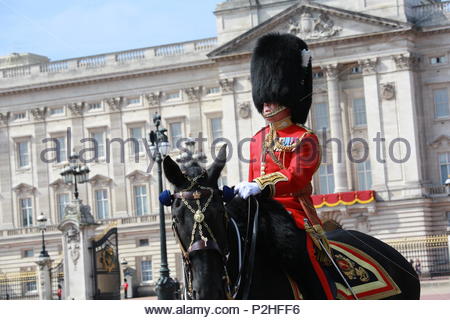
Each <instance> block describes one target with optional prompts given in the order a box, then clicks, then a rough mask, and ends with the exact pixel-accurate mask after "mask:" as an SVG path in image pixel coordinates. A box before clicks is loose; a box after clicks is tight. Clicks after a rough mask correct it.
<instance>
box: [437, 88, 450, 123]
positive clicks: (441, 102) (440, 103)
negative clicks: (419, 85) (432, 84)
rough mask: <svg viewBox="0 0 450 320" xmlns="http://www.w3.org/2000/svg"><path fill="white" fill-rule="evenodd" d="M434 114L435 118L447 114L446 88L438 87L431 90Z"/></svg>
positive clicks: (446, 115)
mask: <svg viewBox="0 0 450 320" xmlns="http://www.w3.org/2000/svg"><path fill="white" fill-rule="evenodd" d="M433 100H434V114H435V117H436V118H445V117H448V116H449V115H450V114H449V106H448V89H447V88H445V89H438V90H434V91H433Z"/></svg>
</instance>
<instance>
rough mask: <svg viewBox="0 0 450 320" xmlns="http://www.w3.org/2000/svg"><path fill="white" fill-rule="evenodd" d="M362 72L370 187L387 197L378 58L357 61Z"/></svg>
mask: <svg viewBox="0 0 450 320" xmlns="http://www.w3.org/2000/svg"><path fill="white" fill-rule="evenodd" d="M359 64H360V66H361V68H362V72H363V82H364V97H365V104H366V116H367V136H368V141H367V143H368V146H369V157H370V167H371V171H372V172H373V174H372V188H373V189H374V190H376V191H377V194H378V195H379V196H380V197H381V198H384V199H388V198H389V193H388V192H387V191H388V187H387V178H386V176H387V175H386V161H385V159H386V147H385V143H383V142H382V141H381V139H384V127H383V113H382V112H383V110H382V108H381V104H380V92H379V85H378V75H377V65H378V59H377V58H374V59H365V60H361V61H359ZM374 139H375V140H374Z"/></svg>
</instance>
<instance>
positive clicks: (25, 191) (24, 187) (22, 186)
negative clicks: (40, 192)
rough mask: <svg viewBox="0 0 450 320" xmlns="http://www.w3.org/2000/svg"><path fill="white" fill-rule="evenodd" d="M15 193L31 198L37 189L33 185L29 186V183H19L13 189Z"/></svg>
mask: <svg viewBox="0 0 450 320" xmlns="http://www.w3.org/2000/svg"><path fill="white" fill-rule="evenodd" d="M13 191H14V192H16V194H17V195H18V196H19V197H20V196H29V195H32V194H34V192H35V191H36V187H33V186H32V185H29V184H27V183H19V184H18V185H16V186H15V187H14V188H13Z"/></svg>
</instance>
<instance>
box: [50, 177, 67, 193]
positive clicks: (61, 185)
mask: <svg viewBox="0 0 450 320" xmlns="http://www.w3.org/2000/svg"><path fill="white" fill-rule="evenodd" d="M49 186H50V187H52V188H53V189H54V190H55V191H69V190H71V189H72V188H71V185H69V184H67V183H65V182H64V180H63V179H61V178H59V179H56V180H55V181H53V182H52V183H50V184H49Z"/></svg>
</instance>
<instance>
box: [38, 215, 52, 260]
mask: <svg viewBox="0 0 450 320" xmlns="http://www.w3.org/2000/svg"><path fill="white" fill-rule="evenodd" d="M37 221H38V222H39V229H41V231H42V251H41V254H40V255H39V258H48V257H49V255H48V252H47V250H45V239H44V232H45V229H46V224H47V218H46V217H45V216H44V214H43V213H41V214H40V215H39V216H38V217H37Z"/></svg>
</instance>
